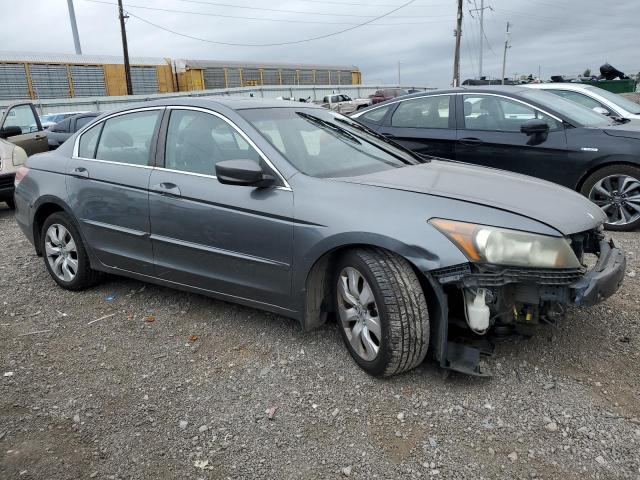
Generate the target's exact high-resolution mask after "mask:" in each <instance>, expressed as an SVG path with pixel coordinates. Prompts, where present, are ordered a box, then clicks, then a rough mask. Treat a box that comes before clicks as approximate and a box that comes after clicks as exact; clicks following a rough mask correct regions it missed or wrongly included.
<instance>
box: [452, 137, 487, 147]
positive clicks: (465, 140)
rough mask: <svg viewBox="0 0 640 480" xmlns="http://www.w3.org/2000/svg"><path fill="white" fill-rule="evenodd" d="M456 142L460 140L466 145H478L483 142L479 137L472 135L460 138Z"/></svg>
mask: <svg viewBox="0 0 640 480" xmlns="http://www.w3.org/2000/svg"><path fill="white" fill-rule="evenodd" d="M458 142H460V143H461V144H462V145H466V146H467V147H478V146H480V145H482V144H483V143H484V142H483V141H482V140H480V139H479V138H474V137H466V138H460V139H459V140H458Z"/></svg>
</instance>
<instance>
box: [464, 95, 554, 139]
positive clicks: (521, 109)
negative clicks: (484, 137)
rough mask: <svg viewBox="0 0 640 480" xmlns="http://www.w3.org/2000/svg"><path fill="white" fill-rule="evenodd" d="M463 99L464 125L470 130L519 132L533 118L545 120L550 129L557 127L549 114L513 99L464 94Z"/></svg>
mask: <svg viewBox="0 0 640 480" xmlns="http://www.w3.org/2000/svg"><path fill="white" fill-rule="evenodd" d="M463 100H464V127H465V128H467V129H470V130H493V131H500V132H520V126H521V125H522V124H523V123H524V122H526V121H527V120H532V119H534V118H538V119H541V120H544V121H545V122H547V124H548V125H549V129H551V130H555V129H558V128H559V125H558V122H557V121H556V120H554V119H553V118H551V117H550V116H549V115H546V114H544V113H542V112H540V111H539V110H537V109H535V108H532V107H529V106H527V105H525V104H523V103H520V102H517V101H515V100H509V99H506V98H503V97H496V96H493V95H478V96H474V95H464V96H463Z"/></svg>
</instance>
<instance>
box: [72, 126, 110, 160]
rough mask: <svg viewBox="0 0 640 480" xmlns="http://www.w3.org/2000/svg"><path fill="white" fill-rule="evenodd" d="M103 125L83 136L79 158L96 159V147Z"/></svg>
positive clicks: (79, 146) (79, 147)
mask: <svg viewBox="0 0 640 480" xmlns="http://www.w3.org/2000/svg"><path fill="white" fill-rule="evenodd" d="M103 125H104V124H103V123H101V124H99V125H96V126H95V127H93V128H90V129H89V130H87V131H86V132H84V133H83V134H82V136H81V137H80V144H79V145H78V156H79V157H82V158H96V157H95V155H96V145H97V144H98V138H99V137H100V130H102V126H103Z"/></svg>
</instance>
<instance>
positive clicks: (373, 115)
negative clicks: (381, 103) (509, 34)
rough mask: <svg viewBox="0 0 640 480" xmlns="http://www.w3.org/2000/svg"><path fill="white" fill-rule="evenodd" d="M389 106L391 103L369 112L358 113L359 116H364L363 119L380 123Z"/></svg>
mask: <svg viewBox="0 0 640 480" xmlns="http://www.w3.org/2000/svg"><path fill="white" fill-rule="evenodd" d="M390 108H391V105H387V106H386V107H380V108H374V109H373V110H371V111H370V112H367V113H363V114H362V115H360V118H364V119H365V120H368V121H370V122H373V123H380V122H381V121H382V119H383V118H384V116H385V115H386V114H387V112H388V111H389V109H390Z"/></svg>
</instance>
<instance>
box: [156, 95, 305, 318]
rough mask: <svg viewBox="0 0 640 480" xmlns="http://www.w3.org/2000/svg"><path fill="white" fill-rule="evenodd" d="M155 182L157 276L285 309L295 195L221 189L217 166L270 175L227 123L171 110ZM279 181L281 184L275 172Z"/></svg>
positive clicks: (205, 113) (193, 111)
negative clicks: (258, 168)
mask: <svg viewBox="0 0 640 480" xmlns="http://www.w3.org/2000/svg"><path fill="white" fill-rule="evenodd" d="M169 112H170V114H169V118H168V121H167V122H166V126H165V127H163V131H164V132H166V133H165V134H164V135H163V138H164V139H165V145H164V146H162V143H161V147H160V151H159V155H160V160H159V167H157V168H155V169H154V170H153V172H152V174H151V180H150V197H149V202H150V218H151V234H152V235H151V238H152V242H153V251H154V261H155V271H156V276H158V277H160V278H163V279H166V280H170V281H172V282H175V283H179V284H183V285H190V286H192V287H197V288H201V289H204V290H207V291H210V292H217V293H221V294H224V295H229V296H233V297H240V298H251V299H253V300H257V301H259V302H262V303H267V304H272V305H282V304H284V303H285V302H286V301H287V298H288V297H289V295H290V274H291V270H290V268H291V258H292V249H293V220H292V217H293V192H292V191H291V189H290V188H288V186H287V185H286V183H285V182H284V181H283V180H282V181H281V182H280V185H279V186H273V187H269V188H255V187H248V186H238V185H223V184H222V183H220V182H218V180H217V178H216V174H215V164H216V163H217V162H219V161H221V160H231V159H249V160H253V161H255V162H258V163H260V164H262V166H263V168H264V169H268V170H269V169H270V170H272V171H273V169H272V167H271V166H270V165H269V163H268V162H267V161H266V157H264V155H263V154H261V153H260V152H258V150H257V148H256V147H255V145H253V144H252V142H251V141H250V140H249V139H248V137H247V136H245V135H244V134H243V133H241V131H240V130H239V129H238V128H237V127H235V125H234V124H232V122H230V121H229V120H228V119H227V118H226V117H224V116H222V115H220V114H218V113H214V112H211V111H209V110H203V109H198V108H189V107H172V108H171V109H170V110H169ZM274 175H275V176H276V178H278V175H277V172H275V171H274Z"/></svg>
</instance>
